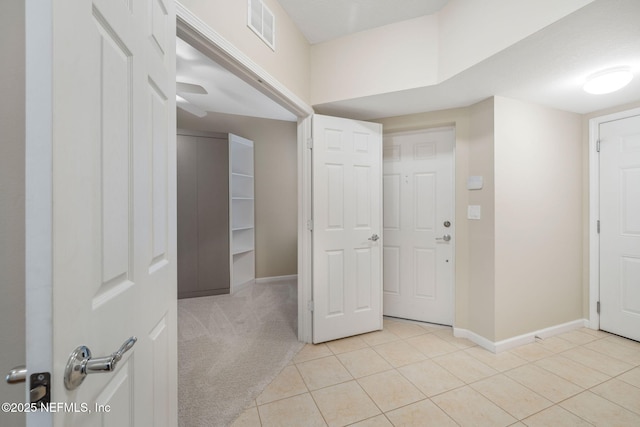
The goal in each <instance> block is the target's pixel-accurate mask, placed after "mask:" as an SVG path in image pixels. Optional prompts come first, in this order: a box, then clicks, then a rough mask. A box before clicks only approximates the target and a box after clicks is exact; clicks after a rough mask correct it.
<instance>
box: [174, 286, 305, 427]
mask: <svg viewBox="0 0 640 427" xmlns="http://www.w3.org/2000/svg"><path fill="white" fill-rule="evenodd" d="M297 309H298V306H297V287H296V282H295V281H286V282H275V283H259V284H253V285H250V286H248V287H246V288H244V289H242V290H240V291H239V292H237V293H236V294H234V295H219V296H212V297H201V298H188V299H181V300H178V417H179V425H180V426H183V427H199V426H207V427H209V426H228V425H230V424H231V423H232V422H233V421H234V420H235V418H237V416H238V415H240V413H242V412H243V411H244V410H245V409H246V408H247V406H248V405H249V404H250V403H251V401H252V400H253V399H255V398H256V397H257V396H258V395H259V394H260V393H261V392H262V391H263V390H264V389H265V388H266V386H267V385H269V383H271V381H272V380H273V379H274V378H275V377H276V376H277V375H278V374H279V373H280V371H281V370H282V369H283V368H284V367H285V366H286V365H287V364H288V363H289V361H290V360H291V359H292V358H293V356H295V354H296V353H297V352H298V351H299V350H300V349H301V348H302V346H303V344H302V343H301V342H298V338H297V331H296V329H297V317H298V315H297Z"/></svg>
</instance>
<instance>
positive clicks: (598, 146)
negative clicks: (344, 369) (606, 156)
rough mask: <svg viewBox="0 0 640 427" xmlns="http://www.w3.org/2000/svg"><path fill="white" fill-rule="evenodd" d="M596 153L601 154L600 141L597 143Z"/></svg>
mask: <svg viewBox="0 0 640 427" xmlns="http://www.w3.org/2000/svg"><path fill="white" fill-rule="evenodd" d="M596 151H597V152H598V153H599V152H600V140H597V141H596Z"/></svg>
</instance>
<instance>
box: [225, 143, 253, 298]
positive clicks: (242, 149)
mask: <svg viewBox="0 0 640 427" xmlns="http://www.w3.org/2000/svg"><path fill="white" fill-rule="evenodd" d="M229 165H230V167H229V175H230V176H229V199H230V200H229V210H230V218H231V228H230V230H231V231H230V242H231V245H230V247H231V259H230V262H231V293H234V292H235V291H236V290H237V289H238V288H239V287H241V286H242V285H245V284H247V283H249V282H253V281H254V280H255V277H256V267H255V264H256V253H255V198H254V197H255V192H254V187H255V179H254V175H253V141H250V140H248V139H245V138H242V137H239V136H237V135H233V134H229Z"/></svg>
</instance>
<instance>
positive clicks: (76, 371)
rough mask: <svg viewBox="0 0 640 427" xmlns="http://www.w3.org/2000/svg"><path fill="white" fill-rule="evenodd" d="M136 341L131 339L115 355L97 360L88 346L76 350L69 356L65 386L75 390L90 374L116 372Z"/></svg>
mask: <svg viewBox="0 0 640 427" xmlns="http://www.w3.org/2000/svg"><path fill="white" fill-rule="evenodd" d="M136 341H138V338H136V337H131V338H129V339H128V340H126V341H125V342H124V343H123V344H122V345H121V346H120V348H119V349H118V350H117V351H115V352H114V353H111V354H110V355H109V356H105V357H97V358H95V359H94V358H92V357H91V350H89V348H87V347H86V346H84V345H81V346H80V347H78V348H76V349H75V350H73V352H72V353H71V355H70V356H69V360H68V361H67V366H66V367H65V370H64V386H65V387H66V388H67V390H75V389H76V388H78V386H80V384H82V382H83V381H84V379H85V378H86V376H87V375H89V374H95V373H98V372H112V371H114V370H115V369H116V365H117V364H118V362H119V361H120V359H122V355H123V354H124V353H126V352H127V351H129V350H130V349H131V347H133V345H134V344H135V343H136Z"/></svg>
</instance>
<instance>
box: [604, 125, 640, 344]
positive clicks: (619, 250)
mask: <svg viewBox="0 0 640 427" xmlns="http://www.w3.org/2000/svg"><path fill="white" fill-rule="evenodd" d="M600 329H602V330H605V331H609V332H613V333H615V334H618V335H622V336H625V337H628V338H631V339H634V340H637V341H640V116H634V117H629V118H625V119H620V120H615V121H611V122H607V123H602V124H601V125H600Z"/></svg>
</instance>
